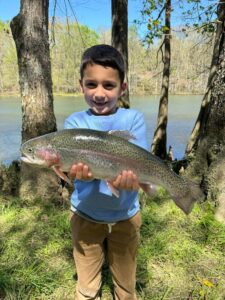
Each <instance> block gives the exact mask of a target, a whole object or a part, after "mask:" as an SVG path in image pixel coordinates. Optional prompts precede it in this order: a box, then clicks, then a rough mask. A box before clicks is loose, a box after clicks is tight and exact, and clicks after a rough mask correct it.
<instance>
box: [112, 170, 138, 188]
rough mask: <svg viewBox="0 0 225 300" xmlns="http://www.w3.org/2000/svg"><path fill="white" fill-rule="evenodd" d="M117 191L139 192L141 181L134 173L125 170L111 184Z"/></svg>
mask: <svg viewBox="0 0 225 300" xmlns="http://www.w3.org/2000/svg"><path fill="white" fill-rule="evenodd" d="M110 183H111V184H112V185H113V186H114V187H115V188H116V189H121V190H131V191H138V190H139V188H140V186H139V181H138V178H137V176H136V175H135V174H134V173H133V171H130V170H128V171H126V170H124V171H123V172H122V173H121V174H120V175H119V176H117V177H116V179H115V180H113V181H111V182H110Z"/></svg>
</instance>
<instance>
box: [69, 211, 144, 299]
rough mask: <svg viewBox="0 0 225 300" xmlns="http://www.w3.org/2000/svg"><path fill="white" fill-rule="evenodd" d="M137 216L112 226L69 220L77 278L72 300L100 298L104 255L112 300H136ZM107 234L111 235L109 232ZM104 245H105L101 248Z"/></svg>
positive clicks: (138, 225)
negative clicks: (112, 291)
mask: <svg viewBox="0 0 225 300" xmlns="http://www.w3.org/2000/svg"><path fill="white" fill-rule="evenodd" d="M140 226H141V215H140V213H139V212H138V213H137V214H136V215H135V216H134V217H132V218H130V219H128V220H125V221H120V222H118V223H116V224H115V225H113V226H111V228H110V226H108V225H107V224H99V223H94V222H90V221H87V220H85V219H83V218H81V217H80V216H78V215H76V214H73V215H72V218H71V228H72V238H73V249H74V250H73V255H74V260H75V265H76V270H77V275H78V282H77V289H76V299H77V300H84V299H95V300H96V299H100V296H99V294H100V290H101V285H102V280H101V270H102V266H103V263H104V260H105V256H107V260H108V263H109V268H110V271H111V273H112V278H113V284H114V295H115V299H116V300H128V299H129V300H136V299H137V297H136V292H135V284H136V254H137V248H138V244H139V239H140V230H139V229H140ZM110 231H111V232H110ZM105 245H106V246H105Z"/></svg>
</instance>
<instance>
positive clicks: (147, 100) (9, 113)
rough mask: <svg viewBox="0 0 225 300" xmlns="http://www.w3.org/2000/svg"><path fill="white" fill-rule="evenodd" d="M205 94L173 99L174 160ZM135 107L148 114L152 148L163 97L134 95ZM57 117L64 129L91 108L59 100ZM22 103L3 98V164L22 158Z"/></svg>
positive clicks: (73, 99) (75, 100) (0, 103)
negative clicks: (75, 115)
mask: <svg viewBox="0 0 225 300" xmlns="http://www.w3.org/2000/svg"><path fill="white" fill-rule="evenodd" d="M201 99H202V96H201V95H181V96H180V95H176V96H170V99H169V118H168V128H167V144H168V147H169V146H170V145H171V146H172V148H173V153H174V157H175V158H177V159H181V158H182V157H183V155H184V151H185V148H186V144H187V141H188V138H189V136H190V133H191V131H192V128H193V126H194V123H195V120H196V118H197V115H198V112H199V109H200V103H201ZM130 102H131V107H132V108H135V109H138V110H139V111H141V112H143V113H144V115H145V120H146V124H147V134H148V141H149V145H150V144H151V142H152V138H153V134H154V130H155V127H156V122H157V114H158V105H159V96H133V97H131V100H130ZM54 108H55V115H56V120H57V126H58V129H62V128H63V123H64V120H65V118H66V117H67V116H68V115H70V114H71V113H72V112H74V111H80V110H84V109H86V108H87V105H86V103H85V101H84V100H83V97H71V96H66V97H62V96H60V97H55V102H54ZM20 143H21V103H20V98H19V97H0V162H3V163H5V164H8V163H10V162H11V161H12V160H14V159H18V158H19V156H20Z"/></svg>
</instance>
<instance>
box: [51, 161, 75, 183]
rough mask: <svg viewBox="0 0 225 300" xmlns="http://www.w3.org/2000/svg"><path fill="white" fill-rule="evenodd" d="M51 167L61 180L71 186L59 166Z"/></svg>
mask: <svg viewBox="0 0 225 300" xmlns="http://www.w3.org/2000/svg"><path fill="white" fill-rule="evenodd" d="M52 169H53V171H54V172H55V173H56V174H57V175H58V176H59V177H60V178H61V179H62V180H64V181H65V182H67V183H68V184H69V185H71V186H72V185H73V184H72V182H71V180H70V179H69V178H68V177H67V176H66V174H64V173H63V171H62V170H61V169H60V167H59V166H52Z"/></svg>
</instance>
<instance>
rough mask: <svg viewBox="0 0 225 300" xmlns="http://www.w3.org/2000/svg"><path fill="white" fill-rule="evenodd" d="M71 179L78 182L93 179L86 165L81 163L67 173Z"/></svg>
mask: <svg viewBox="0 0 225 300" xmlns="http://www.w3.org/2000/svg"><path fill="white" fill-rule="evenodd" d="M69 174H70V176H71V177H74V178H76V179H79V180H90V179H93V175H92V173H91V171H90V169H89V167H88V166H87V165H84V164H83V163H78V164H74V165H73V166H72V167H71V169H70V172H69Z"/></svg>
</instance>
